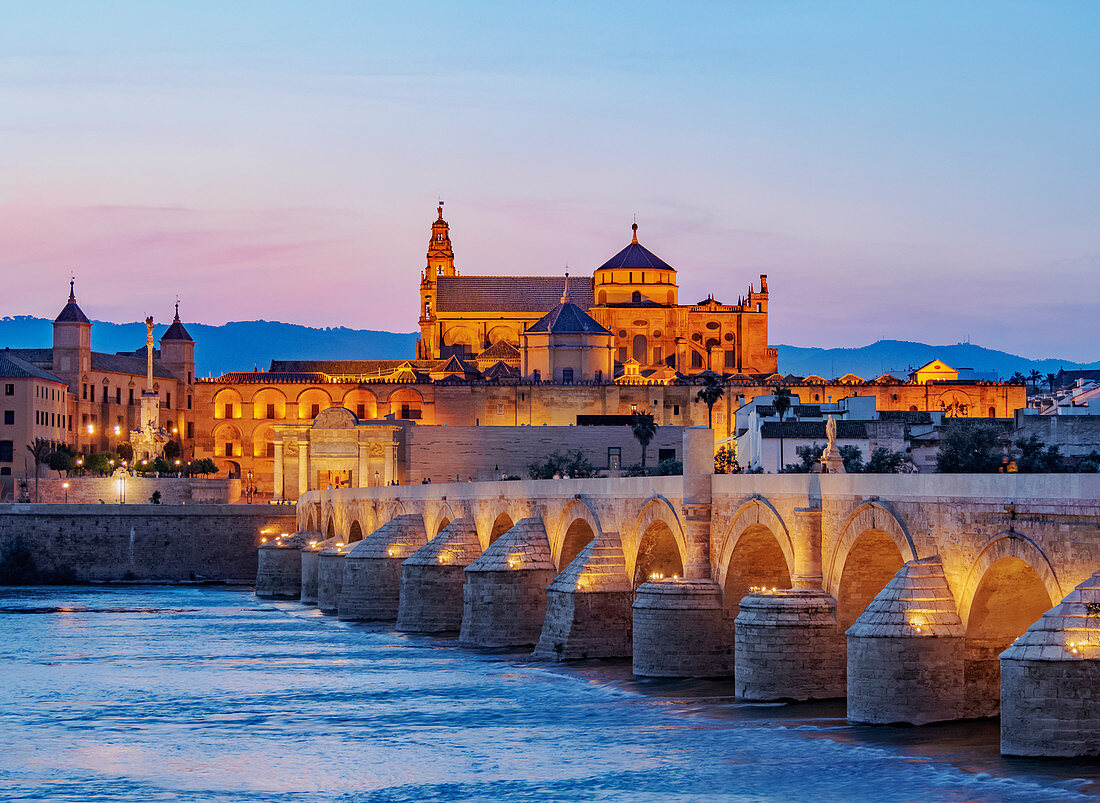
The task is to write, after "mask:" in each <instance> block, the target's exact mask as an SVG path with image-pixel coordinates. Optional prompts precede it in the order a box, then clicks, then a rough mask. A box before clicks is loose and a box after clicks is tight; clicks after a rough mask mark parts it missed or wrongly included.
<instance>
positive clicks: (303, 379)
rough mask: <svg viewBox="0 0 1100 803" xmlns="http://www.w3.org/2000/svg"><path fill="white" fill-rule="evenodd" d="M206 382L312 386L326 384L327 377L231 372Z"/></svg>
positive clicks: (317, 374)
mask: <svg viewBox="0 0 1100 803" xmlns="http://www.w3.org/2000/svg"><path fill="white" fill-rule="evenodd" d="M203 381H206V382H212V381H213V382H224V383H226V384H230V385H258V384H266V383H271V384H288V385H293V384H301V385H312V384H317V383H321V382H327V381H328V377H327V376H325V375H324V374H321V373H293V372H285V373H278V374H269V373H266V372H264V371H233V372H231V373H228V374H222V375H221V376H219V377H216V378H214V379H212V380H211V379H207V380H203Z"/></svg>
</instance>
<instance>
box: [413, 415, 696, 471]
mask: <svg viewBox="0 0 1100 803" xmlns="http://www.w3.org/2000/svg"><path fill="white" fill-rule="evenodd" d="M405 438H406V444H405V461H406V462H405V482H406V483H412V484H416V483H419V482H421V481H423V480H424V478H425V477H430V478H431V480H432V482H433V483H438V482H447V481H450V480H453V479H454V478H455V476H456V475H457V476H458V477H459V478H460V479H462V480H466V479H471V478H472V479H480V480H493V479H499V478H500V475H501V474H510V475H516V476H519V477H522V478H523V479H526V478H527V476H528V472H527V467H528V466H529V465H530V464H531V463H533V462H536V461H542V460H545V459H546V458H547V457H548V456H549V455H550V454H551V453H552V452H555V451H558V450H561V451H565V452H572V451H576V450H580V451H581V452H583V453H584V456H585V457H587V458H588V460H589V461H590V462H591V463H592V465H594V466H596V467H597V468H607V467H608V465H609V464H608V449H609V448H617V449H619V453H620V455H621V457H622V464H621V465H622V467H623V468H626V467H627V466H630V465H633V464H634V463H638V462H640V461H641V459H642V449H641V447H640V446H639V445H638V441H636V440H635V439H634V435H633V434H632V433H631V430H630V427H463V426H446V427H430V426H417V427H409V428H407V429H406V430H405ZM661 449H671V450H673V451H674V452H675V455H676V459H677V460H680V459H681V458H682V457H683V427H661V428H659V429H658V430H657V435H656V436H655V437H654V438H653V441H652V442H651V443H650V444H649V447H648V448H647V449H646V465H650V466H655V465H657V459H658V455H659V454H660V450H661Z"/></svg>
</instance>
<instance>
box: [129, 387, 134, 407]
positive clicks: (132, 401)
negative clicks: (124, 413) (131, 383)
mask: <svg viewBox="0 0 1100 803" xmlns="http://www.w3.org/2000/svg"><path fill="white" fill-rule="evenodd" d="M133 403H134V389H133V388H130V404H133Z"/></svg>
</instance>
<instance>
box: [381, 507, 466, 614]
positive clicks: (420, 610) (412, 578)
mask: <svg viewBox="0 0 1100 803" xmlns="http://www.w3.org/2000/svg"><path fill="white" fill-rule="evenodd" d="M480 554H481V544H480V543H479V542H478V540H477V528H476V527H475V526H474V520H473V519H470V518H466V519H455V520H454V521H452V522H451V523H450V524H448V525H447V526H446V527H445V528H443V530H442V531H441V532H440V533H439V535H437V536H436V537H435V538H433V539H432V540H431V541H429V542H428V543H427V544H425V545H424V546H422V547H420V549H418V550H416V552H414V553H413V554H412V556H411V557H409V558H408V559H406V560H405V562H404V563H402V564H401V595H400V596H401V598H400V601H399V604H398V608H397V629H398V630H404V631H407V632H412V633H438V632H442V631H447V630H458V629H460V628H461V627H462V585H463V583H465V582H466V567H467V566H469V565H470V564H471V563H473V562H474V561H475V560H477V558H478V556H479V555H480Z"/></svg>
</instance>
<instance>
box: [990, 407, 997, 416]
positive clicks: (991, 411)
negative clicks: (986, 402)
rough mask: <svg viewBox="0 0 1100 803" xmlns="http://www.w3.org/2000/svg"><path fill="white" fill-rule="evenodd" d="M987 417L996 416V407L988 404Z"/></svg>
mask: <svg viewBox="0 0 1100 803" xmlns="http://www.w3.org/2000/svg"><path fill="white" fill-rule="evenodd" d="M989 417H990V418H996V417H997V408H996V407H993V406H992V405H990V407H989Z"/></svg>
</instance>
